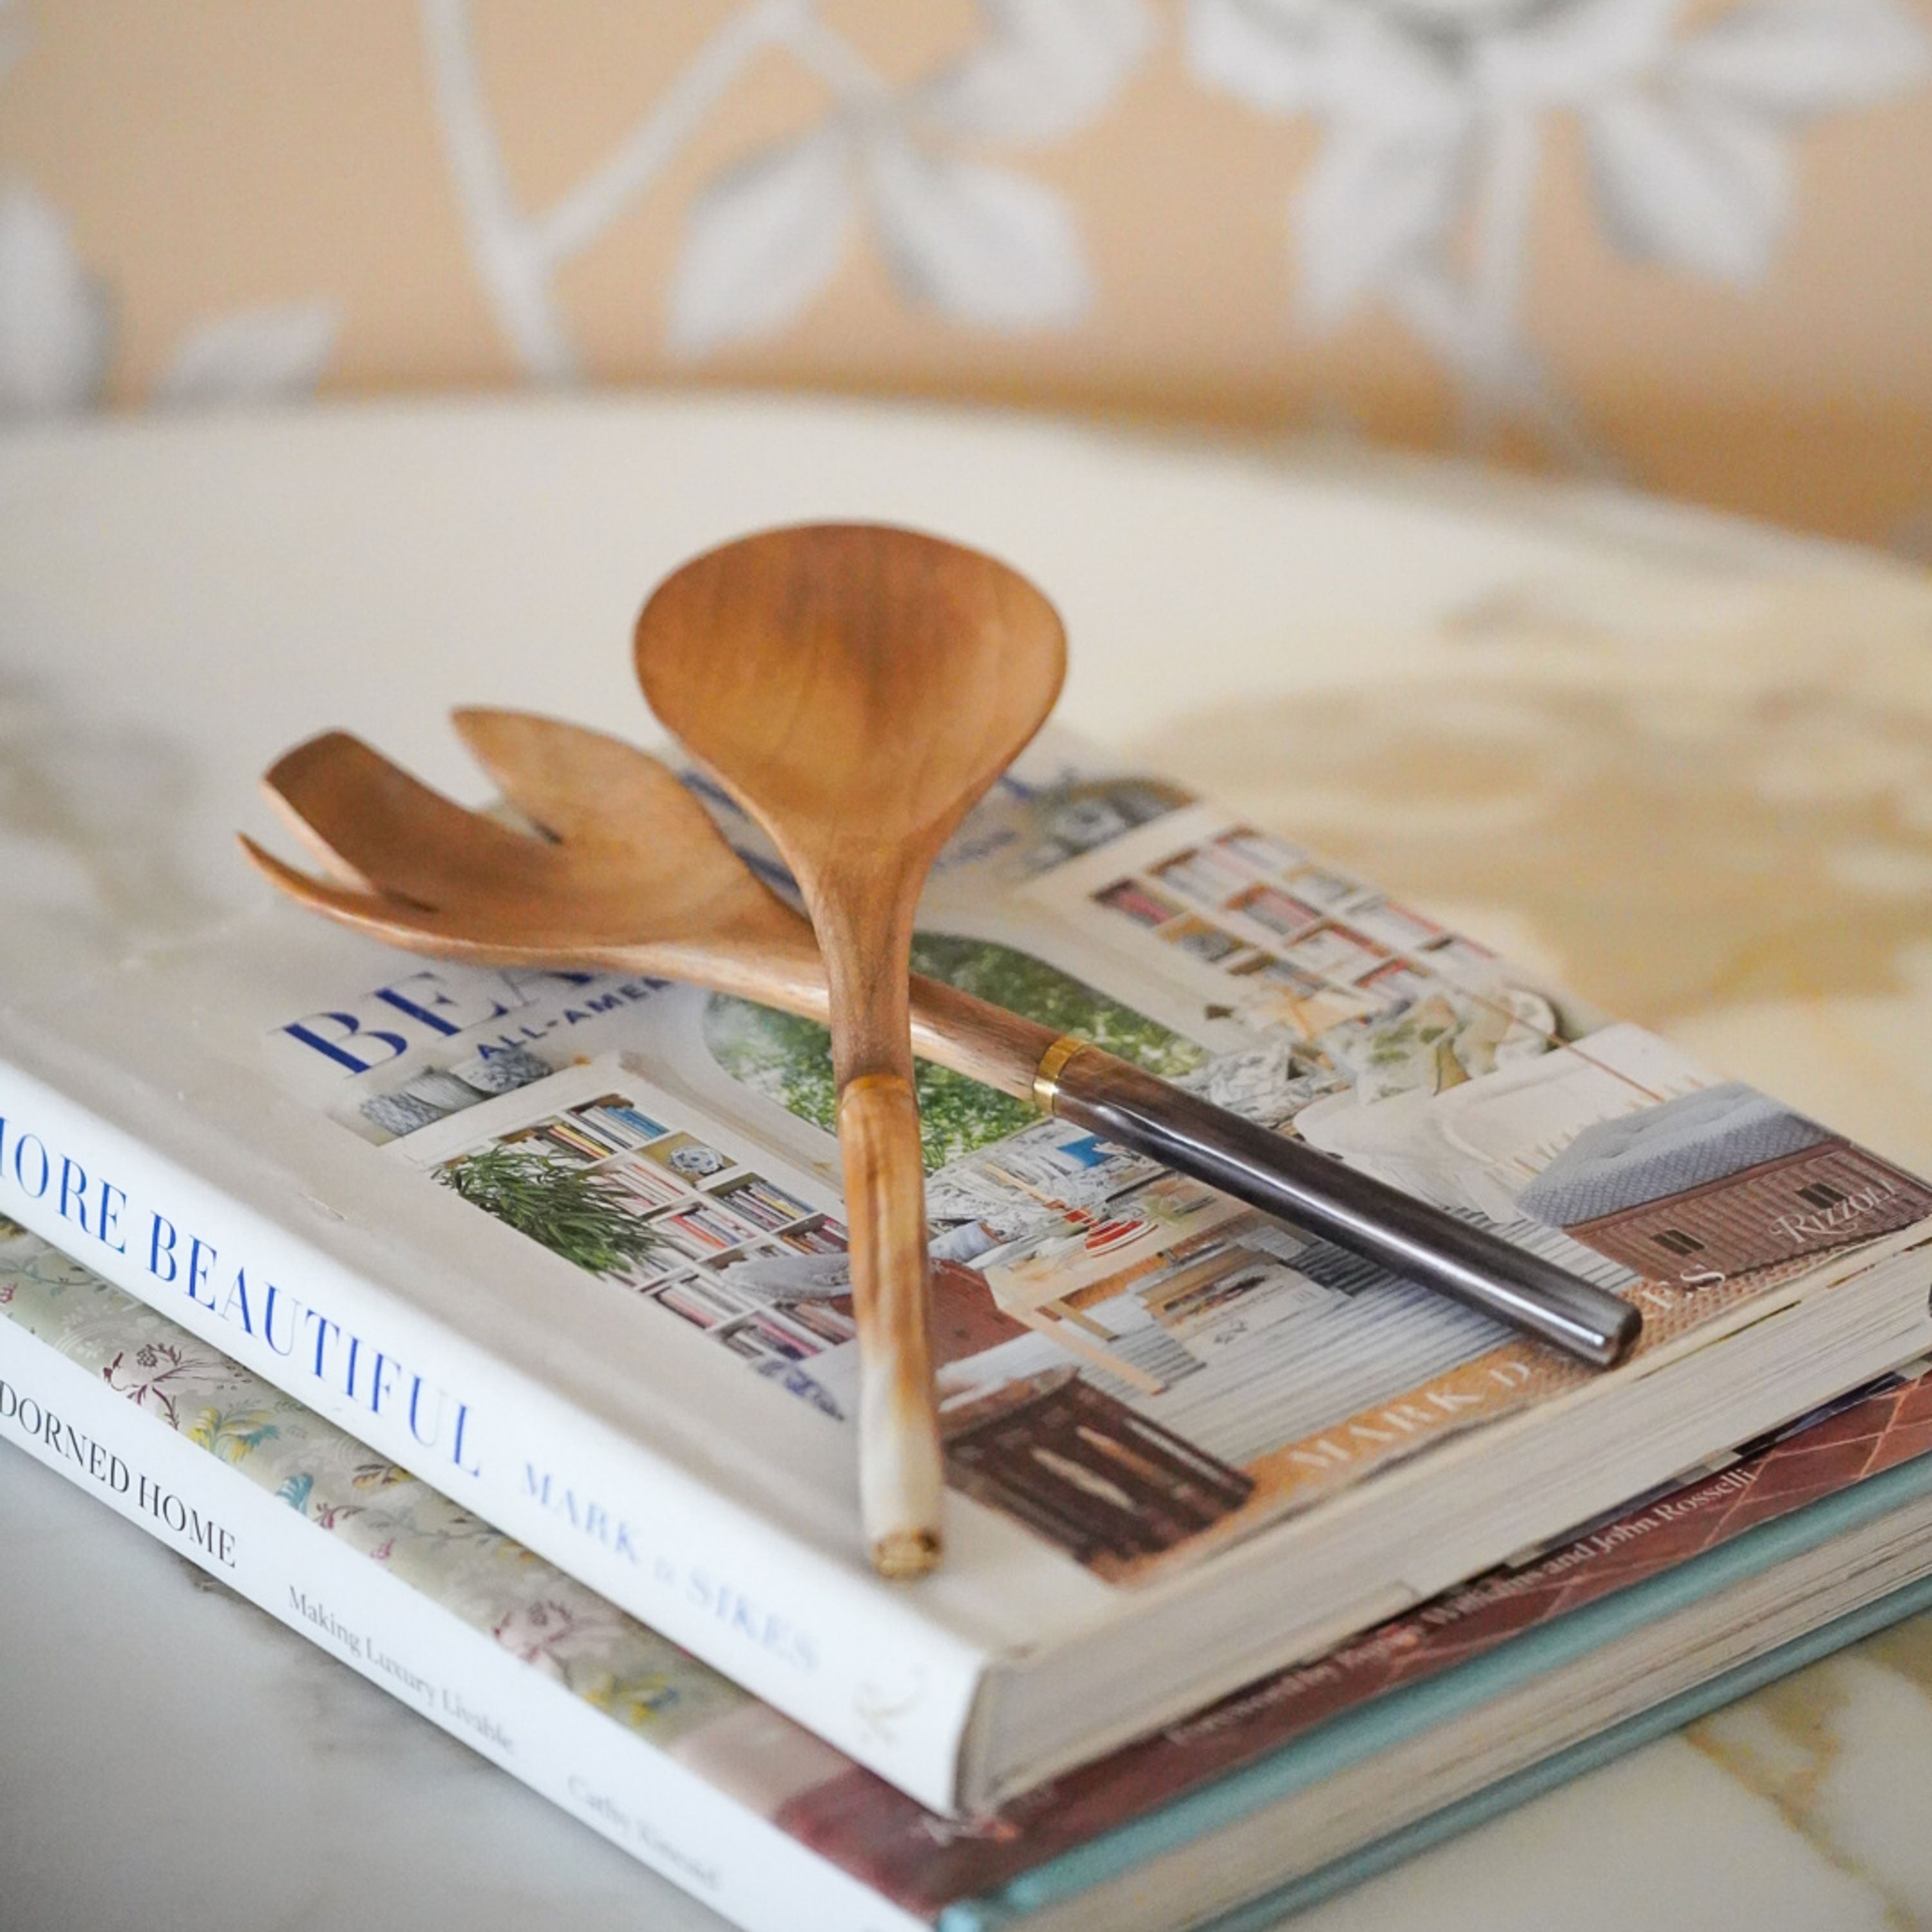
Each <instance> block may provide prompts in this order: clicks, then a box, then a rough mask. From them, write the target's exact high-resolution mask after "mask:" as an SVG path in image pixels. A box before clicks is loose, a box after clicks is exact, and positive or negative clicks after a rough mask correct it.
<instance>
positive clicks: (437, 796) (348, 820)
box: [262, 731, 545, 906]
mask: <svg viewBox="0 0 1932 1932" xmlns="http://www.w3.org/2000/svg"><path fill="white" fill-rule="evenodd" d="M262 782H263V788H264V790H266V793H267V794H268V796H269V799H270V801H271V802H272V803H273V804H274V805H275V806H276V807H277V808H278V810H279V811H281V814H282V816H283V817H284V819H285V820H286V821H287V823H288V824H289V826H290V829H292V830H293V832H295V834H296V836H297V837H299V838H300V839H301V840H302V843H303V844H304V845H305V847H307V848H308V850H309V851H310V852H311V853H312V854H313V855H314V857H315V858H316V859H317V862H319V863H320V865H322V867H323V870H324V871H326V873H327V874H329V877H331V878H332V879H334V880H336V881H338V883H341V884H343V885H345V886H350V887H356V886H362V887H365V888H374V889H375V890H377V891H378V892H383V893H386V894H389V895H392V896H395V897H401V898H407V899H410V900H413V901H415V902H416V904H419V905H423V906H435V905H438V904H441V903H443V901H444V899H445V898H446V897H447V896H448V895H449V889H450V887H451V886H452V885H455V886H460V887H462V888H463V889H466V890H469V891H476V890H491V891H493V892H501V891H502V890H503V889H505V887H506V886H509V885H511V884H512V883H514V881H516V880H524V879H528V878H529V877H530V876H531V874H532V872H533V871H536V870H538V868H541V866H542V865H543V864H544V859H545V847H544V846H542V845H541V844H539V843H538V841H536V840H535V839H532V838H526V837H524V836H523V835H522V834H521V833H520V832H513V831H511V829H509V828H508V826H502V825H499V824H498V823H496V821H495V820H493V819H488V818H485V817H483V816H482V815H481V814H479V813H477V812H474V811H467V810H466V809H465V808H463V806H461V805H458V804H456V803H455V802H453V801H452V800H451V799H446V798H445V797H444V796H443V794H442V793H440V792H437V791H432V790H431V789H430V787H428V785H426V784H423V783H422V781H421V780H420V779H418V778H414V777H413V776H412V775H410V773H409V772H406V771H404V769H403V768H402V767H401V766H400V765H398V764H396V763H394V762H392V760H389V759H388V758H386V757H383V754H381V753H380V751H376V750H374V748H372V747H371V746H370V745H365V743H363V742H362V739H359V738H356V737H353V736H351V735H350V733H348V732H347V731H325V732H323V733H321V735H320V736H317V737H314V738H311V739H308V741H307V742H305V743H303V744H300V745H296V748H294V750H293V751H288V752H285V753H284V754H283V755H282V756H281V757H280V758H278V759H277V760H276V761H275V763H274V764H273V765H272V766H270V767H269V771H268V773H267V775H266V777H265V778H263V781H262ZM295 876H296V877H301V876H302V875H301V874H295ZM278 883H281V882H280V881H279V880H278ZM311 883H314V882H313V881H311Z"/></svg>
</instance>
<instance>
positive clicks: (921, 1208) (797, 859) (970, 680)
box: [637, 523, 1067, 1577]
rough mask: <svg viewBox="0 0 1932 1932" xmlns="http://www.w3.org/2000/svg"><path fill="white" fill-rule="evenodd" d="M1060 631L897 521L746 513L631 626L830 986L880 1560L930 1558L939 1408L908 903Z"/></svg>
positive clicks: (681, 729)
mask: <svg viewBox="0 0 1932 1932" xmlns="http://www.w3.org/2000/svg"><path fill="white" fill-rule="evenodd" d="M1066 668H1067V642H1066V634H1065V633H1064V631H1063V630H1062V628H1061V622H1060V619H1059V617H1058V614H1057V613H1055V610H1054V608H1053V607H1052V604H1049V603H1048V601H1046V598H1044V597H1043V596H1042V595H1040V592H1039V591H1037V589H1034V586H1032V585H1031V583H1028V581H1027V580H1026V579H1025V577H1022V576H1020V575H1019V573H1018V572H1017V571H1013V570H1010V569H1009V568H1007V566H1006V565H1004V564H1003V563H1000V562H996V561H995V559H993V558H992V557H989V556H983V555H982V554H981V553H980V552H978V551H977V550H966V549H963V548H962V547H960V546H959V544H950V543H946V542H944V541H941V539H939V538H936V537H930V536H924V535H919V534H918V533H917V532H913V531H911V530H902V529H891V528H889V527H887V526H883V525H878V524H868V523H822V524H812V525H805V526H800V527H799V528H796V529H780V530H767V531H764V532H761V533H760V534H759V535H755V536H751V537H745V538H741V539H740V540H739V541H736V542H735V543H729V544H724V545H722V546H721V547H720V548H718V549H716V550H711V551H709V552H707V553H706V554H705V555H703V556H700V557H697V558H694V559H692V561H691V562H688V563H687V564H685V565H683V566H682V568H679V569H678V570H676V571H674V572H673V574H671V575H670V577H667V579H666V580H664V583H661V584H660V585H659V586H658V588H657V589H656V591H655V592H653V594H652V596H651V598H650V599H649V601H648V602H647V603H646V604H645V606H644V607H643V611H642V613H640V616H638V619H637V678H638V681H639V682H640V684H641V685H643V690H644V695H645V697H646V699H647V700H649V703H650V706H651V709H652V710H653V711H654V712H656V714H657V715H658V718H660V719H661V721H663V723H664V724H665V725H666V726H667V727H668V728H669V729H670V730H671V731H672V732H673V733H674V734H675V735H676V736H677V738H678V739H679V741H680V742H682V743H683V744H685V745H688V747H689V748H691V751H694V752H695V753H696V754H697V756H698V757H700V758H702V759H703V760H704V762H705V763H706V764H707V765H709V766H710V767H711V769H712V770H713V771H714V772H716V773H717V774H718V776H719V777H720V778H721V779H723V781H724V783H725V784H727V785H728V786H729V787H730V788H731V790H733V792H734V793H736V795H737V796H738V797H739V800H740V801H741V802H742V803H743V804H744V805H745V808H746V809H747V810H748V811H750V812H751V814H752V815H753V817H755V818H757V820H758V821H759V822H760V823H761V824H762V825H763V826H764V828H765V829H766V832H769V834H770V835H771V836H772V839H773V840H774V841H775V843H776V844H777V846H778V850H779V851H780V852H781V853H782V854H783V855H784V860H785V862H786V864H787V865H788V866H789V867H790V869H791V873H792V876H793V877H794V878H795V879H796V880H797V881H798V885H799V891H800V892H802V894H803V895H804V898H805V909H806V910H807V911H808V913H810V915H811V923H812V927H813V929H814V932H816V933H817V935H818V945H819V951H820V955H821V956H823V959H824V962H825V974H826V982H827V984H828V986H829V989H830V992H831V1000H832V1014H831V1019H832V1073H833V1076H834V1079H835V1081H836V1082H837V1085H838V1142H839V1148H840V1151H841V1159H842V1161H843V1163H844V1170H845V1202H846V1208H847V1214H848V1217H849V1218H850V1234H851V1244H852V1248H851V1259H852V1292H853V1316H854V1319H855V1320H856V1323H857V1325H858V1331H859V1362H860V1372H859V1493H860V1501H861V1507H862V1511H863V1514H864V1518H865V1531H866V1535H867V1537H868V1540H869V1541H870V1543H871V1550H872V1560H873V1562H874V1565H876V1567H877V1568H878V1570H879V1571H880V1573H881V1574H883V1575H886V1576H889V1577H913V1576H917V1575H919V1574H921V1573H922V1572H923V1571H926V1570H929V1569H930V1568H932V1566H933V1565H934V1564H935V1563H936V1562H938V1559H939V1552H940V1547H941V1533H940V1505H941V1496H942V1494H943V1483H942V1469H941V1454H940V1443H939V1419H938V1409H937V1407H936V1405H935V1397H934V1392H933V1381H932V1352H931V1349H930V1346H929V1340H928V1336H927V1307H926V1302H927V1296H926V1199H925V1174H924V1169H923V1168H922V1166H921V1163H920V1160H919V1109H918V1106H917V1103H916V1101H915V1100H914V1099H913V1085H912V1046H911V1025H910V1012H909V1010H908V1007H907V987H906V981H907V975H908V974H909V972H910V968H911V949H912V930H913V910H914V908H915V907H916V905H917V904H918V902H919V892H920V889H921V888H922V886H923V885H924V883H925V882H926V874H927V872H928V871H929V869H930V868H931V866H932V862H933V860H934V859H935V858H937V857H938V855H939V848H940V847H941V846H942V845H943V844H945V842H946V841H947V838H950V836H951V835H952V833H953V830H954V829H955V828H956V826H958V825H959V821H960V820H962V818H964V817H965V815H966V814H967V812H968V810H969V809H970V808H971V806H972V805H974V802H976V801H977V799H979V798H980V796H981V795H982V794H983V793H984V792H985V791H986V789H987V787H989V786H990V785H991V784H992V782H993V781H994V780H995V778H998V776H999V775H1000V773H1001V772H1003V771H1004V770H1005V769H1006V768H1007V766H1008V765H1009V764H1010V763H1012V762H1013V758H1014V757H1015V756H1016V754H1018V753H1019V751H1020V749H1021V748H1022V746H1024V745H1025V744H1026V742H1028V739H1031V737H1032V736H1033V735H1034V733H1035V732H1037V730H1039V729H1040V726H1041V725H1042V724H1043V723H1044V722H1045V721H1046V714H1047V713H1048V712H1049V711H1050V710H1052V708H1053V703H1054V700H1055V698H1057V697H1058V696H1059V694H1060V686H1061V680H1062V679H1063V678H1064V676H1065V674H1066Z"/></svg>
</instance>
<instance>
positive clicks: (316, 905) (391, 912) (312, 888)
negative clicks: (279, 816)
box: [236, 832, 527, 959]
mask: <svg viewBox="0 0 1932 1932" xmlns="http://www.w3.org/2000/svg"><path fill="white" fill-rule="evenodd" d="M236 838H237V839H238V840H239V841H240V843H241V846H242V850H243V851H244V852H245V853H247V854H248V859H249V862H250V863H251V864H252V865H254V868H255V869H256V870H257V871H258V872H260V874H262V875H263V877H264V878H266V879H267V880H269V883H271V884H272V885H274V886H277V887H278V888H279V889H281V891H282V892H285V893H287V895H288V896H289V897H290V898H292V899H293V900H294V901H295V902H296V904H298V905H299V906H302V907H305V908H306V909H307V910H309V911H311V912H319V913H321V914H323V916H324V917H325V918H327V919H333V920H334V921H335V922H336V924H337V925H338V926H349V927H351V928H353V929H354V930H355V931H356V932H362V933H367V934H368V935H369V936H370V937H371V938H373V939H380V940H382V941H385V942H386V944H389V945H391V946H399V947H403V948H404V949H405V950H407V951H409V952H412V953H432V954H434V955H435V956H437V957H439V958H442V959H452V958H478V959H488V958H490V957H492V956H493V954H492V949H490V947H487V946H482V945H479V944H475V942H473V941H469V940H468V939H466V938H465V937H464V935H463V933H462V932H461V931H460V930H452V929H451V927H450V925H449V921H448V919H447V918H446V916H445V915H444V914H443V913H439V912H437V911H436V910H434V909H433V908H431V907H428V906H421V905H416V904H411V903H410V902H409V901H406V900H403V899H398V898H389V897H388V896H387V895H385V894H383V893H381V892H363V891H360V890H359V889H356V888H355V887H353V886H346V885H341V884H338V883H335V881H333V880H328V879H317V878H314V877H311V875H310V874H308V873H307V872H303V871H297V870H296V868H295V867H294V866H293V865H286V864H284V862H282V860H281V859H278V858H277V857H276V856H275V854H274V853H272V852H268V851H265V850H263V848H262V847H260V846H259V845H257V844H256V843H255V841H254V839H252V838H250V837H249V836H248V834H247V833H246V832H237V833H236ZM523 950H527V949H523Z"/></svg>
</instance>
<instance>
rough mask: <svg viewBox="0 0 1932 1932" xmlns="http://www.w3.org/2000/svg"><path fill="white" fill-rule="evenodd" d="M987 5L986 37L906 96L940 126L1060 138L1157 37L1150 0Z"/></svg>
mask: <svg viewBox="0 0 1932 1932" xmlns="http://www.w3.org/2000/svg"><path fill="white" fill-rule="evenodd" d="M981 10H982V11H983V13H985V14H986V17H987V20H988V22H989V26H990V28H991V31H990V32H989V34H988V35H987V37H986V39H985V40H983V41H982V42H981V43H980V44H979V45H978V46H976V47H974V49H972V51H971V52H969V53H968V54H967V55H965V56H964V57H963V58H962V59H960V60H959V61H957V62H954V63H953V65H951V66H950V67H948V68H946V69H944V71H942V72H941V73H940V74H937V75H935V77H934V78H933V79H932V80H931V81H929V82H928V83H926V84H924V85H923V86H920V87H919V88H917V89H915V90H914V92H913V95H912V96H911V97H910V101H909V103H908V105H909V107H910V110H911V111H912V113H913V115H915V116H916V118H917V119H918V121H919V123H920V124H922V126H924V127H928V128H930V129H931V130H932V131H934V132H935V133H944V134H951V135H956V136H963V137H964V138H965V139H969V140H978V141H1004V142H1014V143H1016V144H1025V143H1030V142H1041V141H1052V140H1057V139H1059V138H1060V137H1061V136H1063V135H1066V134H1070V133H1073V132H1075V131H1076V130H1077V129H1079V128H1081V127H1085V125H1086V124H1088V122H1089V121H1091V120H1092V119H1093V118H1094V116H1095V115H1097V114H1098V113H1100V111H1101V110H1102V109H1103V108H1104V107H1106V105H1107V104H1108V102H1109V101H1111V100H1112V98H1113V96H1114V95H1115V92H1116V91H1117V90H1118V89H1119V87H1120V86H1121V83H1122V82H1123V81H1124V80H1126V79H1127V76H1128V75H1129V74H1130V73H1132V72H1133V70H1134V68H1136V67H1137V66H1139V64H1140V62H1141V60H1142V56H1143V55H1145V53H1146V52H1147V50H1148V48H1149V46H1151V45H1152V43H1153V40H1154V22H1153V20H1152V18H1151V15H1150V13H1149V12H1148V7H1147V5H1146V4H1145V0H981Z"/></svg>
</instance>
